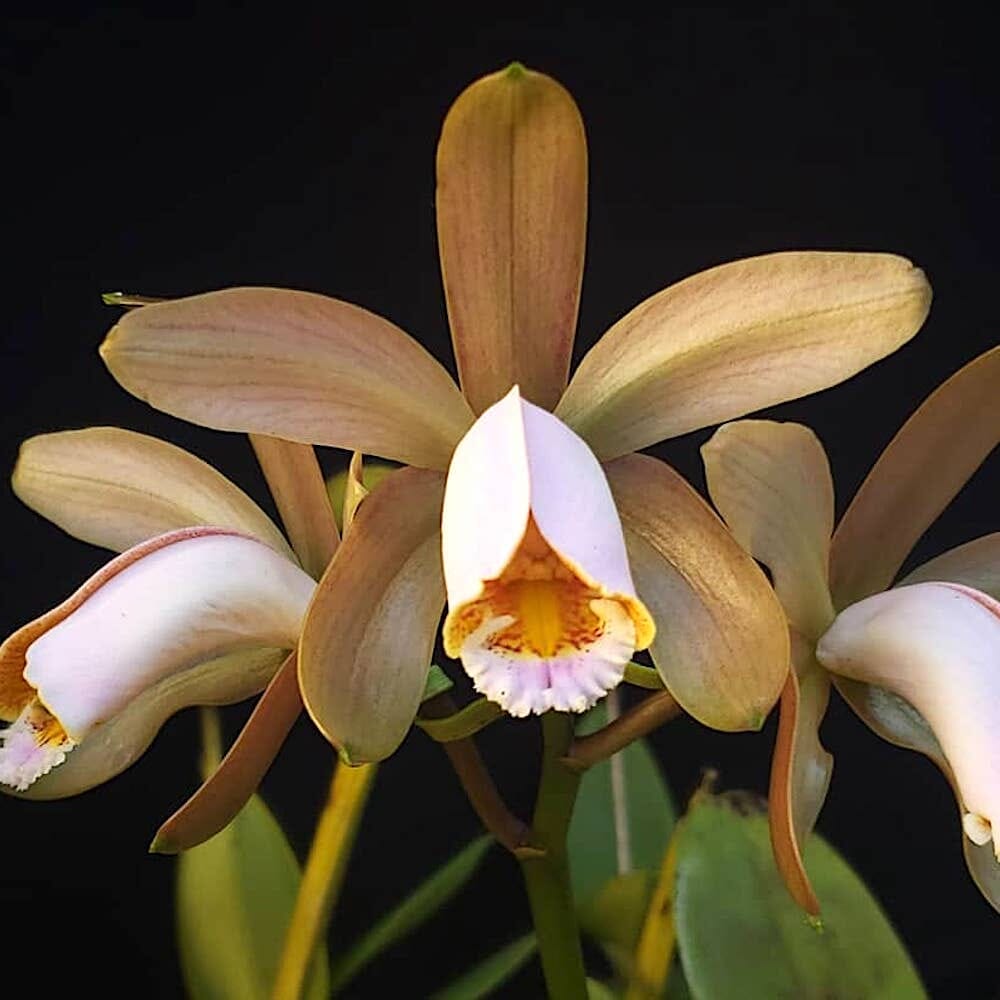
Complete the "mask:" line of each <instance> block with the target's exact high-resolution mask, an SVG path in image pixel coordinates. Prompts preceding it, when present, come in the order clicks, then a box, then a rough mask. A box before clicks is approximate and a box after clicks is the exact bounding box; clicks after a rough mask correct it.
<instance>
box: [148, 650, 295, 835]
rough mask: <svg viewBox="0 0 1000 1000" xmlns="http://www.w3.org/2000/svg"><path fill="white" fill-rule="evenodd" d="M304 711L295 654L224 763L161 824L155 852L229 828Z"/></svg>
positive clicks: (262, 698) (259, 703) (257, 707)
mask: <svg viewBox="0 0 1000 1000" xmlns="http://www.w3.org/2000/svg"><path fill="white" fill-rule="evenodd" d="M301 711H302V698H301V696H300V695H299V682H298V674H297V668H296V657H295V655H294V654H293V655H291V656H289V657H288V658H287V659H286V660H285V662H284V664H282V667H281V669H280V670H279V671H278V672H277V673H276V674H275V675H274V678H273V679H272V680H271V683H270V684H269V685H268V687H267V690H266V691H265V692H264V693H263V694H262V695H261V697H260V701H258V702H257V704H256V706H255V707H254V710H253V713H252V714H251V716H250V718H249V719H248V720H247V723H246V725H245V726H244V727H243V729H242V730H241V731H240V734H239V736H237V737H236V741H235V742H234V743H233V745H232V746H231V747H230V748H229V752H228V753H227V754H226V756H225V757H224V758H223V760H222V762H221V763H220V764H219V766H218V767H217V768H216V769H215V771H214V772H213V773H212V774H211V775H210V776H209V777H208V778H207V779H206V780H205V782H204V784H202V786H201V787H200V788H199V789H198V790H197V791H196V792H195V793H194V795H192V796H191V798H189V799H188V800H187V802H185V803H184V805H182V806H181V807H180V809H178V810H177V811H176V812H175V813H174V814H173V815H172V816H171V817H170V818H169V819H168V820H167V821H166V822H165V823H164V824H163V825H162V826H161V827H160V829H159V830H158V831H157V833H156V837H155V838H154V839H153V844H152V846H151V847H150V850H151V851H157V852H160V853H164V854H176V853H177V852H178V851H186V850H188V848H191V847H195V846H197V845H198V844H200V843H202V842H203V841H206V840H208V838H209V837H213V836H215V834H217V833H218V832H219V831H220V830H221V829H222V828H223V827H225V826H227V825H228V824H229V822H230V821H231V820H232V819H233V818H234V817H235V816H236V814H237V813H238V812H239V811H240V810H241V809H242V808H243V806H244V805H246V802H247V800H248V799H249V798H250V796H251V795H253V793H254V792H255V791H256V790H257V786H258V785H259V784H260V783H261V780H262V779H263V777H264V775H265V774H266V773H267V770H268V768H269V767H270V766H271V764H272V762H273V761H274V758H275V757H276V756H277V754H278V751H279V750H280V749H281V745H282V744H283V743H284V742H285V737H286V736H287V735H288V732H289V730H290V729H291V728H292V725H293V723H294V722H295V720H296V719H297V718H298V717H299V713H300V712H301Z"/></svg>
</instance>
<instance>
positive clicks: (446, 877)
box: [330, 834, 493, 992]
mask: <svg viewBox="0 0 1000 1000" xmlns="http://www.w3.org/2000/svg"><path fill="white" fill-rule="evenodd" d="M492 845H493V838H492V837H491V836H489V835H488V834H484V835H483V836H481V837H477V838H476V839H475V840H473V841H471V842H470V843H469V844H467V845H466V846H465V847H464V848H462V850H461V851H459V852H458V854H456V855H455V856H454V857H453V858H452V859H451V860H450V861H447V862H446V863H445V864H443V865H442V866H441V867H440V868H438V869H437V870H436V871H435V872H433V873H432V874H431V875H430V876H429V877H428V878H427V879H426V880H425V881H424V882H422V883H421V884H420V885H419V886H417V888H416V889H415V890H414V891H413V892H412V893H410V895H409V896H407V897H406V899H404V900H403V901H402V902H401V903H400V904H399V905H398V906H397V907H396V908H395V909H393V910H390V911H389V913H387V914H386V915H385V916H384V917H382V919H381V920H379V921H378V923H376V924H375V925H374V926H373V927H372V928H370V929H369V930H368V932H367V933H366V934H365V935H364V936H363V937H362V938H361V939H360V940H359V941H358V942H356V943H355V944H354V945H353V946H352V947H351V948H350V949H349V950H348V951H347V952H345V953H344V954H343V955H341V956H339V957H338V958H335V959H334V963H333V969H332V971H331V985H330V988H331V990H332V991H334V992H336V991H338V990H341V989H343V988H344V986H346V985H347V983H348V982H350V981H351V980H352V979H353V978H354V977H355V976H356V975H357V974H358V973H359V972H360V971H361V970H362V969H363V968H364V967H365V966H366V965H367V964H368V963H369V962H371V960H372V959H373V958H375V957H376V956H378V955H379V954H381V953H382V952H383V951H385V950H386V949H387V948H390V947H391V946H392V945H394V944H395V943H396V942H397V941H399V940H400V939H401V938H404V937H406V935H407V934H411V933H412V932H413V931H415V930H416V929H417V928H418V927H419V926H420V925H421V924H422V923H424V922H425V921H426V920H428V919H429V918H430V917H432V916H433V915H434V914H435V913H437V911H438V910H440V909H441V907H442V906H444V905H445V904H446V903H447V902H448V901H449V900H450V899H451V898H452V897H453V896H454V895H455V894H456V893H457V892H458V891H459V890H460V889H461V888H462V887H463V886H464V885H465V884H466V882H468V881H469V879H471V878H472V876H473V875H474V874H475V872H476V870H477V869H478V868H479V866H480V864H481V863H482V861H483V858H485V857H486V853H487V851H489V849H490V847H491V846H492Z"/></svg>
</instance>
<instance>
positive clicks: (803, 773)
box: [768, 636, 833, 916]
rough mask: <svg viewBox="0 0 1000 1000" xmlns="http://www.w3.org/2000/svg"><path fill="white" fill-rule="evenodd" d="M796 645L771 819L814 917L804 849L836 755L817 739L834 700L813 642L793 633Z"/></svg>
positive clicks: (790, 874)
mask: <svg viewBox="0 0 1000 1000" xmlns="http://www.w3.org/2000/svg"><path fill="white" fill-rule="evenodd" d="M793 649H794V653H793V661H794V666H793V669H792V670H790V671H789V673H788V678H787V680H786V681H785V686H784V688H783V689H782V692H781V708H780V716H779V721H778V735H777V739H776V741H775V746H774V757H773V759H772V762H771V787H770V794H769V808H768V817H769V821H770V826H771V845H772V847H773V849H774V860H775V862H776V864H777V866H778V871H779V872H781V877H782V878H783V879H784V881H785V885H786V886H787V887H788V891H789V892H790V893H791V895H792V898H793V899H794V900H795V902H796V903H798V904H799V906H801V907H802V908H803V909H804V910H805V911H806V912H807V913H810V914H812V915H813V916H815V915H817V914H818V913H819V901H818V900H817V898H816V894H815V892H814V891H813V888H812V884H811V883H810V881H809V876H808V874H807V873H806V870H805V865H804V864H803V861H802V847H803V846H804V844H805V841H806V838H807V837H808V836H809V834H810V833H811V832H812V828H813V826H814V825H815V822H816V817H817V816H818V814H819V811H820V808H821V807H822V805H823V801H824V799H825V798H826V792H827V789H828V788H829V785H830V776H831V774H832V772H833V757H831V756H830V754H829V753H827V751H826V750H825V749H824V747H823V745H822V744H821V743H820V741H819V726H820V723H821V722H822V720H823V716H824V714H825V713H826V706H827V703H828V702H829V700H830V678H829V675H828V674H827V672H826V671H825V670H823V668H822V667H820V666H819V664H818V663H816V660H815V658H814V656H813V654H812V644H811V643H808V642H805V641H803V640H801V639H800V638H798V637H797V636H795V637H793Z"/></svg>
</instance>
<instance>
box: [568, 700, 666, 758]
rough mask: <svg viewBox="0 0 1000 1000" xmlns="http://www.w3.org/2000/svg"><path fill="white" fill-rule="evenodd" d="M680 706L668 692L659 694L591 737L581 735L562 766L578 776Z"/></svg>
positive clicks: (648, 729) (658, 724) (642, 702)
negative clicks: (578, 773) (575, 772)
mask: <svg viewBox="0 0 1000 1000" xmlns="http://www.w3.org/2000/svg"><path fill="white" fill-rule="evenodd" d="M681 711H682V710H681V707H680V705H678V704H677V702H676V701H674V698H673V695H671V694H670V692H669V691H659V692H657V693H656V694H651V695H650V696H649V697H648V698H645V699H644V700H643V701H641V702H639V704H638V705H635V706H634V707H632V708H630V709H629V710H628V711H627V712H623V713H622V714H621V715H619V716H618V718H617V719H615V720H614V721H613V722H609V723H608V725H606V726H605V727H604V728H603V729H598V730H597V732H596V733H591V734H590V736H581V737H580V739H578V740H576V741H575V742H573V743H572V744H571V746H570V747H568V748H567V751H566V754H565V756H564V757H563V760H562V763H563V765H564V766H565V767H567V768H569V769H571V770H574V771H578V772H580V773H581V774H582V773H583V772H584V771H586V770H587V768H588V767H593V766H594V765H595V764H598V763H600V762H601V761H602V760H607V759H608V757H610V756H611V755H612V754H615V753H617V752H618V751H619V750H621V749H622V748H623V747H627V746H628V745H629V743H631V742H633V740H637V739H638V738H639V737H640V736H645V735H646V733H648V732H651V731H652V730H653V729H656V727H657V726H661V725H663V723H665V722H669V721H670V720H671V719H674V718H676V717H677V716H678V715H680V714H681Z"/></svg>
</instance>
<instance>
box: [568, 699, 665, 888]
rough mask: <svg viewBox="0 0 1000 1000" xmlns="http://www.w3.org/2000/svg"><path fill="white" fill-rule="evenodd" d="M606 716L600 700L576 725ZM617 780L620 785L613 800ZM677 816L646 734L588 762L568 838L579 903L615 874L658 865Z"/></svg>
mask: <svg viewBox="0 0 1000 1000" xmlns="http://www.w3.org/2000/svg"><path fill="white" fill-rule="evenodd" d="M606 722H607V702H606V701H604V702H601V703H600V704H598V705H597V706H596V707H594V708H592V709H591V710H590V712H588V713H587V715H586V716H584V718H583V720H582V721H581V723H580V727H579V728H578V730H577V731H578V733H579V734H580V735H584V734H586V733H590V732H594V731H595V730H597V729H600V728H601V727H602V726H603V725H605V724H606ZM616 786H617V787H618V788H619V789H620V790H621V795H620V797H618V802H617V805H616V795H615V791H614V789H615V787H616ZM675 817H676V809H675V808H674V804H673V800H672V798H671V795H670V790H669V789H668V788H667V784H666V782H665V781H664V780H663V775H662V774H661V773H660V768H659V765H658V764H657V762H656V758H655V757H654V756H653V754H652V752H651V751H650V749H649V747H648V746H647V745H646V743H645V741H644V740H637V741H636V742H634V743H630V744H629V745H628V746H627V747H625V749H624V750H621V751H619V752H618V753H617V754H616V755H615V756H614V757H612V758H611V759H610V760H605V761H602V762H601V763H600V764H596V765H595V766H594V767H592V768H590V769H589V770H588V771H587V772H586V773H585V774H584V775H583V778H582V779H581V782H580V791H579V793H578V795H577V800H576V807H575V809H574V811H573V819H572V822H571V824H570V828H569V835H568V840H567V847H568V850H569V857H570V874H571V877H572V883H573V895H574V897H575V898H576V901H577V903H578V904H579V905H581V906H586V905H587V904H588V903H589V902H591V901H592V900H593V899H594V897H595V896H596V894H597V893H598V891H599V890H600V889H601V888H602V887H603V886H605V884H606V883H608V882H609V880H611V879H613V878H615V877H616V876H618V875H621V874H625V873H626V872H630V871H635V870H642V869H645V870H656V869H657V868H658V867H659V864H660V858H661V857H662V856H663V850H664V847H665V846H666V844H667V841H668V840H669V839H670V833H671V830H672V829H673V825H674V819H675Z"/></svg>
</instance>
